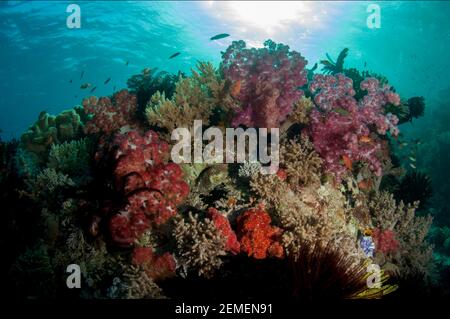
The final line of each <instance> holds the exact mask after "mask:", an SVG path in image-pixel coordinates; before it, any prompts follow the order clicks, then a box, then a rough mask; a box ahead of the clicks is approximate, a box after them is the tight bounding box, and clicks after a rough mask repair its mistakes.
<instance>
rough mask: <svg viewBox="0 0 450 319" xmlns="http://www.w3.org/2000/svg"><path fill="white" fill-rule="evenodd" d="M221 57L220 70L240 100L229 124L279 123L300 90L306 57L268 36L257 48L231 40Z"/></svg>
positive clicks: (256, 125)
mask: <svg viewBox="0 0 450 319" xmlns="http://www.w3.org/2000/svg"><path fill="white" fill-rule="evenodd" d="M222 59H223V62H222V72H223V74H224V76H225V78H226V79H228V80H229V81H230V82H231V83H233V85H234V96H235V97H236V98H237V99H238V100H239V102H240V103H241V106H240V107H239V108H236V109H235V110H234V112H235V115H234V118H233V121H232V124H233V126H239V125H241V124H243V125H246V126H248V127H266V128H273V127H280V123H281V122H283V121H284V120H285V119H286V117H287V116H288V115H289V113H291V112H292V110H293V103H294V102H295V101H297V100H298V99H299V98H300V96H301V95H302V94H303V92H302V91H301V90H298V87H301V86H303V85H304V84H305V83H306V70H305V68H304V67H305V65H306V63H307V62H306V60H305V59H304V58H303V57H302V56H301V55H300V53H298V52H295V51H290V50H289V47H288V46H286V45H283V44H277V43H275V42H273V41H271V40H268V41H266V42H264V48H261V49H255V48H252V49H247V48H246V44H245V42H244V41H234V42H233V43H232V44H231V45H230V46H229V47H228V49H227V50H226V51H225V53H223V56H222Z"/></svg>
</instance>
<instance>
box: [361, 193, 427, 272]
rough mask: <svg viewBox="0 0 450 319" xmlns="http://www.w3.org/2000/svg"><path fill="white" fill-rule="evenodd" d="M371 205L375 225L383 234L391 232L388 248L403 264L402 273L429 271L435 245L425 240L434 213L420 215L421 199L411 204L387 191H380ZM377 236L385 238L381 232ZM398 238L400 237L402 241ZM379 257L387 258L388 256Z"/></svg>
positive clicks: (392, 259) (399, 264)
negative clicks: (419, 202)
mask: <svg viewBox="0 0 450 319" xmlns="http://www.w3.org/2000/svg"><path fill="white" fill-rule="evenodd" d="M369 208H370V213H371V216H372V220H373V223H374V226H375V227H377V228H378V229H379V231H381V233H380V235H384V236H386V234H387V235H388V238H387V239H388V242H389V243H391V244H389V245H388V247H390V249H388V250H389V252H391V254H389V256H387V258H388V261H389V262H391V263H393V264H394V265H396V266H397V267H398V268H399V270H400V272H399V273H400V275H401V276H406V275H408V274H410V273H416V272H420V273H423V274H426V273H427V270H428V267H429V266H430V261H431V256H432V248H431V246H429V245H428V243H427V242H426V241H425V237H426V235H427V233H428V230H429V228H430V225H431V222H432V218H431V216H427V217H420V216H416V215H415V210H416V209H417V203H416V204H415V205H407V206H405V205H404V204H403V202H400V203H399V204H397V203H396V202H395V199H394V197H393V195H392V194H389V193H385V192H382V193H379V194H376V195H375V197H374V198H373V199H372V200H371V202H370V203H369ZM386 231H389V233H386ZM394 235H395V238H394ZM376 238H378V239H377V240H378V241H379V243H380V239H382V238H381V237H380V236H378V235H377V236H376ZM395 241H398V245H397V244H396V243H395ZM383 247H384V245H382V246H381V249H380V247H378V250H379V251H380V252H383V250H386V249H384V248H383ZM391 248H395V249H391ZM397 248H398V249H397ZM385 252H386V251H385ZM378 257H379V258H381V259H383V258H384V257H386V256H378Z"/></svg>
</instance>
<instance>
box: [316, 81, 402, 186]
mask: <svg viewBox="0 0 450 319" xmlns="http://www.w3.org/2000/svg"><path fill="white" fill-rule="evenodd" d="M361 89H364V90H366V91H367V95H365V96H364V98H363V99H362V100H360V101H359V102H358V101H357V100H356V99H355V98H354V97H353V96H354V94H355V91H354V89H353V83H352V80H351V79H349V78H347V77H345V76H344V75H342V74H338V75H337V76H332V75H315V77H314V80H313V82H312V83H311V84H310V90H311V92H312V93H317V94H316V95H315V97H314V101H315V103H316V105H317V109H314V110H313V111H312V112H311V128H310V134H311V137H312V140H313V143H314V147H315V149H316V151H317V152H318V153H319V154H320V155H321V156H322V157H323V158H324V159H325V164H326V167H327V169H328V171H330V172H332V173H334V174H335V176H336V177H337V178H338V179H340V178H341V177H342V175H343V174H344V173H345V171H346V170H347V169H349V168H351V167H349V165H348V164H349V163H351V162H355V161H362V162H365V163H367V164H368V165H369V168H370V169H371V170H372V171H373V172H374V173H375V174H376V175H378V176H379V175H381V161H380V151H381V149H382V141H381V139H380V138H379V137H378V136H377V134H375V132H376V133H378V134H380V135H384V134H386V132H387V131H388V130H389V131H390V133H391V134H392V135H397V134H398V128H397V126H396V125H397V122H398V119H397V118H396V117H395V116H394V115H392V114H387V115H385V114H383V106H384V105H385V104H386V103H392V104H398V102H399V100H400V98H399V96H398V94H396V93H394V92H392V91H390V88H389V87H388V86H383V87H380V86H379V82H378V80H377V79H374V78H367V79H365V80H364V81H363V82H362V83H361ZM374 130H375V132H374ZM344 164H345V165H344Z"/></svg>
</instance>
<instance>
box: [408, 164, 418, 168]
mask: <svg viewBox="0 0 450 319" xmlns="http://www.w3.org/2000/svg"><path fill="white" fill-rule="evenodd" d="M409 166H411V167H412V168H414V169H416V168H417V167H416V165H414V164H413V163H410V164H409Z"/></svg>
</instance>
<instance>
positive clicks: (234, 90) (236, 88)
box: [231, 80, 241, 98]
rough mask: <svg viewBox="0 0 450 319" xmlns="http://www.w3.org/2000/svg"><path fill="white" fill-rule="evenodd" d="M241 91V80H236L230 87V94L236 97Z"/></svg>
mask: <svg viewBox="0 0 450 319" xmlns="http://www.w3.org/2000/svg"><path fill="white" fill-rule="evenodd" d="M240 92H241V80H237V81H236V83H234V84H233V86H232V87H231V96H232V97H234V98H236V97H237V96H238V95H239V93H240Z"/></svg>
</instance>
